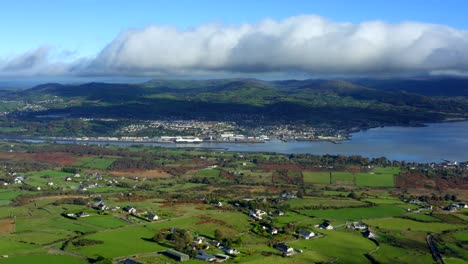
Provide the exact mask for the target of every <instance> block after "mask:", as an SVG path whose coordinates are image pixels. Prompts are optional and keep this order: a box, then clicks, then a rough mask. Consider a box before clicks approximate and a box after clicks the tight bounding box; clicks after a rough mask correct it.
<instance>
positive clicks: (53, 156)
mask: <svg viewBox="0 0 468 264" xmlns="http://www.w3.org/2000/svg"><path fill="white" fill-rule="evenodd" d="M0 159H8V160H27V161H37V162H44V163H58V164H62V165H71V164H73V163H75V162H76V161H77V160H78V158H77V157H76V156H74V155H72V154H69V153H63V152H51V153H24V152H13V153H5V152H2V153H0Z"/></svg>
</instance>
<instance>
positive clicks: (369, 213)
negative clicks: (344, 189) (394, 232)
mask: <svg viewBox="0 0 468 264" xmlns="http://www.w3.org/2000/svg"><path fill="white" fill-rule="evenodd" d="M301 213H303V214H305V215H309V216H314V217H320V218H324V219H335V220H349V221H356V220H362V219H372V218H383V217H391V216H399V215H402V214H404V213H405V210H404V209H402V208H400V207H398V206H394V205H378V206H372V207H360V208H340V209H325V210H301Z"/></svg>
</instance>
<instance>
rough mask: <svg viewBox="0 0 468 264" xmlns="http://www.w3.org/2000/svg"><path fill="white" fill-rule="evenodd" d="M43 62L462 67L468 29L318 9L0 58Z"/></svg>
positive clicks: (123, 68) (33, 67)
mask: <svg viewBox="0 0 468 264" xmlns="http://www.w3.org/2000/svg"><path fill="white" fill-rule="evenodd" d="M44 54H45V55H44ZM24 69H28V70H24ZM43 69H47V71H51V72H54V73H57V74H78V75H153V74H154V75H189V76H190V75H197V74H202V75H203V74H206V75H210V74H211V75H213V74H216V73H223V74H225V73H232V74H252V73H254V74H255V73H258V74H265V73H266V74H268V73H272V72H279V73H285V72H286V73H287V72H296V73H297V72H303V73H305V74H310V75H314V74H321V75H324V74H325V75H326V74H350V75H353V74H356V75H375V74H408V73H431V72H432V73H434V72H444V73H449V72H466V71H468V31H466V30H459V29H454V28H451V27H447V26H443V25H435V24H425V23H417V22H404V23H399V24H389V23H385V22H383V21H369V22H363V23H360V24H353V23H341V22H334V21H330V20H326V19H324V18H322V17H319V16H297V17H291V18H288V19H285V20H281V21H276V20H271V19H266V20H264V21H261V22H259V23H255V24H243V25H239V26H226V25H222V24H207V25H202V26H199V27H196V28H193V29H189V30H180V29H177V28H174V27H168V26H148V27H146V28H142V29H134V30H128V31H126V32H123V33H121V34H120V35H119V36H117V37H116V39H114V40H113V41H112V42H111V43H109V44H108V45H107V46H106V47H105V48H104V49H103V50H102V51H101V52H100V53H99V54H97V56H96V58H94V59H91V60H86V59H81V60H77V61H75V62H73V63H58V62H55V63H52V62H50V60H48V58H47V49H45V50H44V48H39V49H38V50H36V51H33V52H29V53H26V54H24V55H21V56H18V57H17V58H15V59H12V60H10V61H7V62H6V63H3V66H2V64H0V72H1V73H5V72H15V71H21V72H33V73H34V72H36V73H37V72H44V70H43ZM1 73H0V74H1Z"/></svg>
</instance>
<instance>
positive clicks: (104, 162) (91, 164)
mask: <svg viewBox="0 0 468 264" xmlns="http://www.w3.org/2000/svg"><path fill="white" fill-rule="evenodd" d="M112 163H114V160H112V159H104V158H94V157H87V158H81V159H79V160H78V161H76V162H75V163H73V165H75V166H78V167H85V168H91V169H102V170H104V169H107V168H109V167H110V166H111V165H112Z"/></svg>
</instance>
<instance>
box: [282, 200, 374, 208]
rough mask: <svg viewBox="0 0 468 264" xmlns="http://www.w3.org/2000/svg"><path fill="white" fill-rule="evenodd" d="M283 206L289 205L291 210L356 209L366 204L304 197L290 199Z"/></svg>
mask: <svg viewBox="0 0 468 264" xmlns="http://www.w3.org/2000/svg"><path fill="white" fill-rule="evenodd" d="M284 203H285V204H288V205H290V207H291V209H295V210H297V209H302V208H315V207H325V208H326V207H332V208H340V207H358V206H365V205H366V203H364V202H360V201H357V200H354V199H350V198H336V197H330V198H327V197H304V198H302V199H290V200H288V201H286V202H284Z"/></svg>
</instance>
